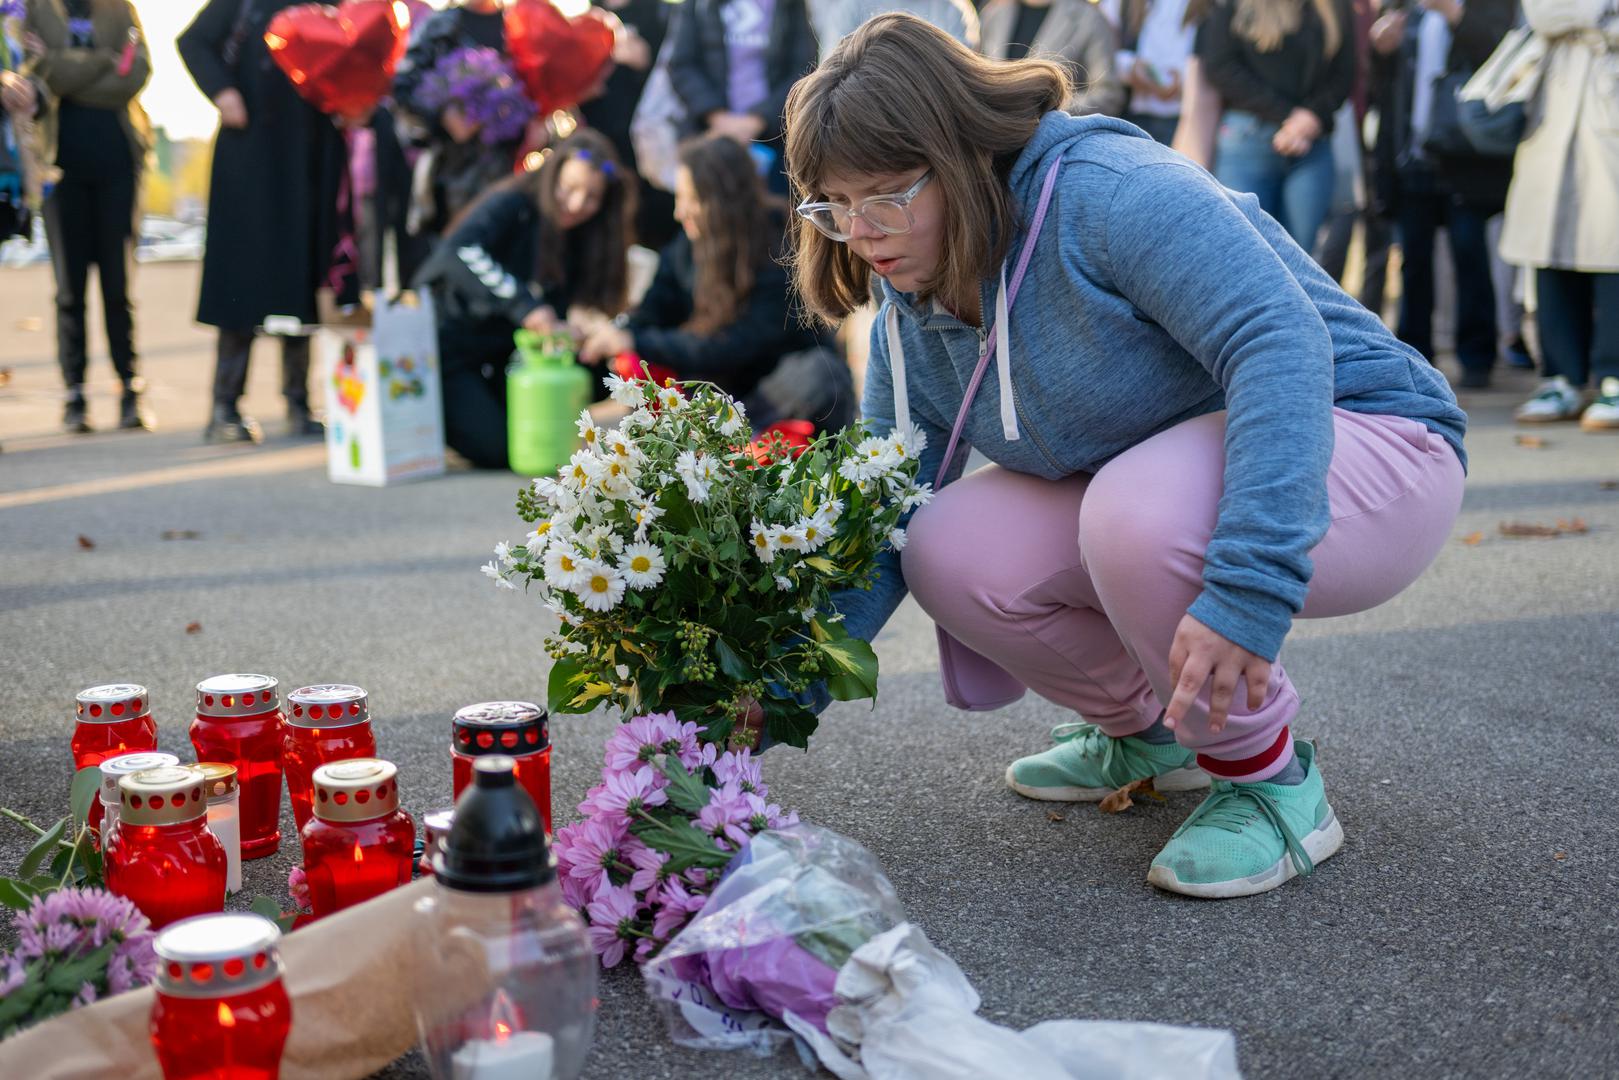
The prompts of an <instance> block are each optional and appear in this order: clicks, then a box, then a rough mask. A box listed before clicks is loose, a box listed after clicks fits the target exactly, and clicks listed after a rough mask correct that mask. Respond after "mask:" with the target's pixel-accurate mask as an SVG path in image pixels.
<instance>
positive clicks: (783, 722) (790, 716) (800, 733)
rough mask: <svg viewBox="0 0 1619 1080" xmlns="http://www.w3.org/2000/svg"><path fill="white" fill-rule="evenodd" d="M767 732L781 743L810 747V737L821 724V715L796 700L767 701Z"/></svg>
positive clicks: (765, 706)
mask: <svg viewBox="0 0 1619 1080" xmlns="http://www.w3.org/2000/svg"><path fill="white" fill-rule="evenodd" d="M764 709H765V734H767V735H769V736H770V737H771V738H772V739H774V740H775V741H776V742H779V743H786V744H787V745H788V746H796V747H798V748H799V749H800V750H807V749H809V737H810V736H811V735H813V734H815V729H816V728H818V727H820V726H821V720H820V717H818V716H816V715H815V714H814V713H812V712H810V711H809V710H808V709H806V708H804V707H803V706H802V705H799V704H798V703H797V702H794V701H766V702H765V703H764Z"/></svg>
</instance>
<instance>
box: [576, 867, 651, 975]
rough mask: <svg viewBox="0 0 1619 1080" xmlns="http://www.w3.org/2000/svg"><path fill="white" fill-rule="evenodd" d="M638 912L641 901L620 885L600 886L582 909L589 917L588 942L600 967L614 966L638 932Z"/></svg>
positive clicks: (638, 934)
mask: <svg viewBox="0 0 1619 1080" xmlns="http://www.w3.org/2000/svg"><path fill="white" fill-rule="evenodd" d="M640 913H641V902H640V901H639V900H637V899H636V897H635V893H633V892H631V891H630V890H629V889H627V888H623V887H621V886H609V887H608V888H605V889H602V890H601V891H600V892H598V893H597V894H596V898H595V899H594V900H592V901H591V902H590V905H589V906H588V907H587V908H586V909H585V914H587V915H588V916H589V917H590V946H591V948H593V949H595V950H596V952H597V953H598V954H600V956H601V958H602V967H609V968H610V967H617V966H618V965H619V963H620V961H622V960H623V959H624V950H625V949H626V948H627V947H628V946H629V944H630V942H632V941H634V940H635V939H636V938H638V937H640V936H641V934H640V931H641V926H640V925H639V923H638V919H637V916H639V915H640Z"/></svg>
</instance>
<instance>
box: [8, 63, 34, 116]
mask: <svg viewBox="0 0 1619 1080" xmlns="http://www.w3.org/2000/svg"><path fill="white" fill-rule="evenodd" d="M37 104H38V100H37V99H36V98H35V96H34V84H33V83H31V82H29V81H28V80H27V79H25V78H23V77H22V76H21V75H18V74H17V73H16V72H14V71H0V106H4V107H5V110H6V111H7V112H9V113H13V114H14V115H17V116H33V115H34V108H35V106H36V105H37Z"/></svg>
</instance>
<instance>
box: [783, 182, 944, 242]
mask: <svg viewBox="0 0 1619 1080" xmlns="http://www.w3.org/2000/svg"><path fill="white" fill-rule="evenodd" d="M932 179H933V170H932V169H928V170H927V171H926V172H924V173H923V174H922V175H921V176H918V177H917V178H916V183H914V184H912V185H911V186H910V187H908V188H906V189H905V190H904V191H900V192H896V193H894V194H892V195H872V196H870V197H869V198H865V199H861V200H860V202H859V203H858V204H856V205H854V206H843V205H841V204H839V203H834V202H808V201H806V202H803V203H800V204H799V207H798V216H799V217H801V218H803V219H804V220H805V221H807V222H809V223H810V224H811V225H813V226H815V227H816V228H817V229H818V230H820V231H821V233H823V234H824V235H826V236H828V237H830V238H832V239H833V240H836V241H838V242H839V243H846V242H847V241H848V239H849V238H850V237H851V236H853V235H854V219H855V218H859V219H860V220H862V221H864V222H865V223H866V224H868V225H870V226H871V227H872V228H874V229H876V230H877V231H878V232H880V233H883V234H885V235H887V236H903V235H904V234H905V233H908V232H910V231H911V230H912V229H913V228H915V227H916V219H915V218H913V217H911V200H913V199H915V198H916V197H917V195H919V194H921V191H922V189H923V188H925V187H927V186H928V181H929V180H932Z"/></svg>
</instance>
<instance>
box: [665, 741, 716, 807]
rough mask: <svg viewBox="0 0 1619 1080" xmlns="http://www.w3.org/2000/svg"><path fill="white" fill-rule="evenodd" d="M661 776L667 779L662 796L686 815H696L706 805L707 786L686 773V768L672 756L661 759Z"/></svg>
mask: <svg viewBox="0 0 1619 1080" xmlns="http://www.w3.org/2000/svg"><path fill="white" fill-rule="evenodd" d="M663 775H664V776H667V777H668V778H669V786H668V787H667V788H665V789H664V794H666V795H668V796H669V802H670V803H672V804H673V805H674V806H676V807H678V808H679V809H681V810H684V811H685V812H686V813H688V814H696V813H699V812H701V811H702V809H703V807H705V806H707V805H708V786H707V785H706V784H704V783H703V782H702V780H700V779H698V778H697V777H695V776H693V775H692V774H691V773H689V772H687V771H686V766H684V765H682V764H681V763H680V759H679V758H677V757H675V756H674V755H673V754H669V755H667V756H666V757H665V758H664V759H663Z"/></svg>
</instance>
